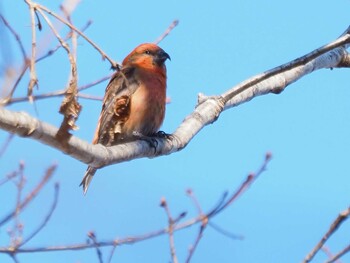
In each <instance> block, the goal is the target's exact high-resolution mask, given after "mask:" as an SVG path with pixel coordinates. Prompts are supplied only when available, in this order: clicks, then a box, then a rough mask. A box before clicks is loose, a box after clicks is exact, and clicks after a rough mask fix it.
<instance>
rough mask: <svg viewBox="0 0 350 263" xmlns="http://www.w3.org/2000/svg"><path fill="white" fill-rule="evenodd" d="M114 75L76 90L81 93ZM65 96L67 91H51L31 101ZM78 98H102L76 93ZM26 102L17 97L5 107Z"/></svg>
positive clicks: (24, 98) (10, 100) (22, 98)
mask: <svg viewBox="0 0 350 263" xmlns="http://www.w3.org/2000/svg"><path fill="white" fill-rule="evenodd" d="M113 74H114V73H112V74H108V75H107V76H104V77H102V78H100V79H97V80H94V81H92V82H90V83H88V84H85V85H82V86H80V87H79V88H78V91H82V90H85V89H88V88H91V87H93V86H96V85H98V84H100V83H102V82H104V81H106V80H108V79H110V78H111V77H112V75H113ZM66 94H67V90H66V89H64V90H57V91H53V92H48V93H43V94H38V95H33V99H34V100H35V101H37V100H42V99H48V98H54V97H61V96H64V95H66ZM77 96H78V97H80V98H83V99H90V100H102V99H103V97H101V96H93V95H88V94H82V93H78V94H77ZM26 101H28V97H27V96H24V97H18V98H11V99H9V100H7V101H6V104H7V105H10V104H13V103H18V102H26Z"/></svg>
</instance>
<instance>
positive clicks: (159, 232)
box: [0, 193, 227, 254]
mask: <svg viewBox="0 0 350 263" xmlns="http://www.w3.org/2000/svg"><path fill="white" fill-rule="evenodd" d="M226 196H227V194H226V193H225V194H224V195H223V197H222V199H224V200H225V199H226ZM222 203H223V201H221V200H220V202H219V204H218V206H220V207H222ZM208 214H209V213H207V215H208ZM185 215H186V213H181V214H180V216H179V217H178V218H177V219H175V220H174V221H175V222H176V225H174V226H173V229H172V231H173V232H175V231H179V230H183V229H186V228H189V227H191V226H193V225H195V224H197V223H202V221H203V216H202V215H200V216H197V217H194V218H191V219H189V220H187V221H185V222H183V223H177V222H178V221H179V220H180V219H181V218H183V217H184V216H185ZM216 215H217V214H215V213H213V214H211V215H210V217H211V218H213V217H215V216H216ZM0 222H1V221H0ZM0 224H1V223H0ZM169 232H170V229H169V226H168V227H166V228H163V229H159V230H156V231H153V232H149V233H146V234H142V235H138V236H129V237H125V238H121V239H114V240H111V241H102V242H101V241H100V242H98V243H96V244H89V243H79V244H71V245H64V246H46V247H32V248H31V247H28V248H23V247H21V248H18V249H17V250H16V253H33V252H52V251H56V252H57V251H75V250H83V249H89V248H95V247H96V246H98V247H116V246H120V245H126V244H134V243H137V242H141V241H144V240H148V239H152V238H154V237H158V236H161V235H165V234H168V235H169ZM0 253H5V254H11V253H12V251H11V249H9V248H8V247H0Z"/></svg>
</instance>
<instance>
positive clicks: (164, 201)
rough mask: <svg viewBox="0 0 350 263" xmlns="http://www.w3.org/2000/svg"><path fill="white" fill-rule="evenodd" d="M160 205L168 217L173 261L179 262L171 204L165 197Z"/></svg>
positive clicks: (174, 262)
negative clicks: (169, 204)
mask: <svg viewBox="0 0 350 263" xmlns="http://www.w3.org/2000/svg"><path fill="white" fill-rule="evenodd" d="M160 206H161V207H163V208H164V210H165V212H166V215H167V217H168V234H169V245H170V254H171V259H172V262H173V263H178V262H179V261H178V259H177V256H176V249H175V242H174V224H175V223H174V219H173V217H172V216H171V213H170V209H169V206H168V204H167V202H166V200H165V198H164V197H163V198H162V200H161V201H160Z"/></svg>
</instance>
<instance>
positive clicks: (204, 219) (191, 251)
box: [185, 189, 209, 263]
mask: <svg viewBox="0 0 350 263" xmlns="http://www.w3.org/2000/svg"><path fill="white" fill-rule="evenodd" d="M187 195H188V196H189V197H190V198H191V200H192V201H193V203H194V205H195V207H196V209H197V210H198V216H199V217H200V218H201V221H202V224H201V226H200V228H199V231H198V234H197V237H196V239H195V241H194V243H193V245H192V246H190V248H189V251H188V256H187V259H186V261H185V262H186V263H189V262H190V261H191V259H192V257H193V255H194V252H195V250H196V249H197V247H198V244H199V242H200V240H201V239H202V237H203V233H204V230H205V229H206V227H207V225H208V222H209V218H208V217H207V216H206V215H205V214H203V210H202V207H201V206H200V204H199V201H198V199H197V197H196V196H195V195H194V193H193V191H192V190H191V189H188V190H187Z"/></svg>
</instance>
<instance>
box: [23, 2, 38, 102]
mask: <svg viewBox="0 0 350 263" xmlns="http://www.w3.org/2000/svg"><path fill="white" fill-rule="evenodd" d="M25 2H26V3H27V4H28V6H29V12H30V18H31V28H32V54H31V58H30V66H29V69H30V81H29V85H28V97H29V101H31V102H32V101H33V100H32V93H33V88H34V86H36V85H38V78H37V76H36V71H35V60H36V27H35V11H36V7H35V4H33V3H32V1H31V0H25Z"/></svg>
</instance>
